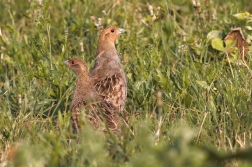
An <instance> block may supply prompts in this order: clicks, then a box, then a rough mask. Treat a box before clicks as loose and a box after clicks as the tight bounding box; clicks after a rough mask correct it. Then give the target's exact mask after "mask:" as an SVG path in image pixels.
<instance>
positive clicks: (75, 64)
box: [64, 58, 88, 76]
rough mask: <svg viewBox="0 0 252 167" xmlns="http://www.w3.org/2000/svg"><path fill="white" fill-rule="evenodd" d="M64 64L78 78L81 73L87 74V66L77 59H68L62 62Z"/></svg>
mask: <svg viewBox="0 0 252 167" xmlns="http://www.w3.org/2000/svg"><path fill="white" fill-rule="evenodd" d="M64 64H66V65H67V66H68V67H69V68H70V69H71V70H73V72H74V73H75V74H76V75H77V76H78V75H80V74H81V73H84V72H85V73H88V68H87V65H86V63H85V62H84V61H82V60H81V59H79V58H70V59H68V60H66V61H64Z"/></svg>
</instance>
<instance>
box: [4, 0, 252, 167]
mask: <svg viewBox="0 0 252 167" xmlns="http://www.w3.org/2000/svg"><path fill="white" fill-rule="evenodd" d="M197 2H198V3H197ZM197 2H195V3H194V1H190V0H181V1H179V0H160V1H154V0H150V1H146V0H136V1H133V0H128V1H126V0H113V1H102V0H93V1H89V0H80V1H79V0H65V1H63V0H59V1H56V0H51V1H48V0H47V1H45V0H29V1H25V0H19V1H14V0H1V1H0V6H1V15H0V56H1V59H0V88H1V89H0V114H1V117H0V166H3V167H4V166H19V167H27V166H36V167H42V166H47V167H51V166H62V167H63V166H64V167H68V166H74V167H77V166H93V167H95V166H120V167H131V166H132V167H133V166H135V167H139V166H144V167H148V166H150V167H152V166H157V167H167V166H171V167H183V166H186V167H196V166H197V167H200V166H201V167H207V166H209V167H213V166H226V167H231V166H232V167H233V166H237V167H238V166H239V167H249V166H252V133H251V132H252V92H251V90H252V82H251V79H252V70H251V67H252V61H250V60H251V52H252V48H251V46H250V45H251V41H252V35H251V34H252V15H251V14H250V13H252V1H251V0H240V1H236V0H227V1H226V2H224V1H221V2H219V1H217V0H212V1H210V0H204V1H203V0H200V1H197ZM246 12H248V13H246ZM109 25H116V26H118V27H120V28H124V29H125V30H126V32H125V33H124V34H122V35H121V36H120V37H119V39H118V41H117V42H116V47H117V50H118V52H119V54H120V58H121V62H122V64H123V68H124V70H125V73H126V75H127V82H128V96H127V103H126V106H125V109H124V115H125V117H126V118H127V120H128V123H127V124H125V128H124V129H123V133H122V135H121V136H120V137H116V136H113V135H109V136H107V137H105V136H104V135H103V133H102V132H99V131H94V130H92V128H91V127H89V126H85V127H84V128H83V129H82V131H81V133H80V134H78V135H74V134H72V133H71V130H70V127H71V126H70V120H69V118H70V110H69V104H70V102H71V100H72V95H73V90H74V84H75V80H76V77H75V76H74V74H73V73H72V72H71V71H70V70H69V69H68V68H67V67H66V66H65V65H64V64H63V61H64V60H66V59H68V58H70V57H79V58H82V59H83V60H85V61H86V63H87V64H88V67H89V68H92V67H93V65H94V61H95V52H96V46H97V40H98V36H99V33H100V30H99V29H101V28H102V27H104V28H105V27H107V26H109ZM236 27H241V29H242V32H243V35H244V38H245V39H246V40H247V42H248V44H249V47H248V48H247V49H248V54H247V55H244V54H243V55H239V48H236V47H235V48H234V49H233V50H232V51H230V49H228V48H227V46H224V45H226V44H224V43H222V38H223V37H225V35H227V34H228V33H229V32H230V31H231V30H232V28H236ZM216 39H217V40H216ZM239 39H240V38H239ZM213 41H217V43H214V42H213ZM218 41H219V43H218ZM220 41H221V43H220ZM230 41H231V44H232V42H236V39H232V40H230ZM231 47H233V45H232V46H231Z"/></svg>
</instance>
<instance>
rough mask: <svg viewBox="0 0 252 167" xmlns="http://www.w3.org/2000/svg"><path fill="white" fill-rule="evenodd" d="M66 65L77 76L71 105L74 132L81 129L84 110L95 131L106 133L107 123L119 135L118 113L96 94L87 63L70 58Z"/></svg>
mask: <svg viewBox="0 0 252 167" xmlns="http://www.w3.org/2000/svg"><path fill="white" fill-rule="evenodd" d="M64 63H65V64H66V65H67V66H68V67H69V68H70V69H71V70H72V71H73V72H74V73H75V74H76V76H77V80H76V86H75V90H74V97H73V100H72V102H71V105H70V109H71V120H72V127H73V132H74V133H77V132H78V130H79V129H80V128H81V125H80V113H81V110H84V116H85V117H86V118H87V120H89V122H90V124H91V126H92V127H93V128H94V129H97V128H99V129H102V130H104V131H105V129H106V128H105V127H104V126H103V125H104V122H105V123H106V124H107V126H108V128H109V129H110V130H111V131H112V132H115V133H117V132H118V131H119V125H118V124H119V117H118V113H117V112H115V108H114V107H113V106H112V105H110V104H109V103H107V102H106V101H104V100H103V99H102V98H101V97H100V96H99V95H98V93H97V92H96V90H95V88H94V84H93V82H92V80H91V78H90V76H89V71H88V68H87V66H86V64H85V62H83V61H82V60H81V59H78V58H70V59H68V60H66V61H64Z"/></svg>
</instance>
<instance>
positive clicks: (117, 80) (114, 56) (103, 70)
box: [90, 26, 127, 113]
mask: <svg viewBox="0 0 252 167" xmlns="http://www.w3.org/2000/svg"><path fill="white" fill-rule="evenodd" d="M123 31H124V30H123V29H121V28H117V27H116V26H110V27H108V28H106V29H104V30H103V31H102V32H101V34H100V36H99V41H98V47H97V51H96V55H97V57H96V61H95V65H94V67H93V69H92V70H91V72H90V76H91V78H92V80H93V82H94V86H95V89H96V91H97V92H98V94H99V95H100V96H101V97H102V98H103V99H104V100H105V101H106V102H108V103H109V104H111V105H113V106H114V107H116V109H117V111H118V112H120V113H121V112H122V111H123V108H124V105H125V101H126V96H127V82H126V76H125V73H124V71H123V68H122V65H121V61H120V58H119V54H118V53H117V50H116V47H115V40H116V39H117V38H118V36H119V35H120V34H121V33H122V32H123Z"/></svg>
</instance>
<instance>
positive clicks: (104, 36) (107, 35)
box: [99, 26, 124, 45]
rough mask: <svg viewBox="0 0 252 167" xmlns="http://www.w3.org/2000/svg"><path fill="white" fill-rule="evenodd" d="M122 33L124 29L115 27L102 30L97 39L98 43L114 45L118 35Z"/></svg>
mask: <svg viewBox="0 0 252 167" xmlns="http://www.w3.org/2000/svg"><path fill="white" fill-rule="evenodd" d="M123 32H124V29H122V28H118V27H116V26H109V27H107V28H106V29H104V30H103V31H102V33H101V35H100V37H99V42H106V43H110V44H113V45H114V42H115V40H116V39H117V38H118V37H119V35H120V34H122V33H123Z"/></svg>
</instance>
